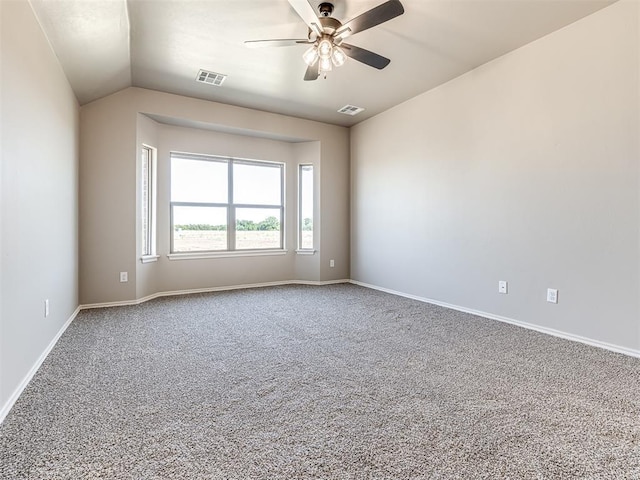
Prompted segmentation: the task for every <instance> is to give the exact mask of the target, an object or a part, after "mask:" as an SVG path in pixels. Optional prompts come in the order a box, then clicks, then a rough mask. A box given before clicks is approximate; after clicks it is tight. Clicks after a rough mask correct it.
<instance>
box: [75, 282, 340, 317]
mask: <svg viewBox="0 0 640 480" xmlns="http://www.w3.org/2000/svg"><path fill="white" fill-rule="evenodd" d="M350 281H351V280H349V279H341V280H327V281H324V282H320V281H313V280H282V281H278V282H265V283H249V284H243V285H229V286H222V287H209V288H192V289H187V290H173V291H168V292H158V293H154V294H152V295H147V296H146V297H142V298H138V299H136V300H125V301H121V302H105V303H90V304H86V305H81V306H80V309H81V310H87V309H91V308H104V307H122V306H126V305H140V304H141V303H144V302H148V301H149V300H153V299H154V298H160V297H173V296H176V295H191V294H194V293H210V292H223V291H227V290H241V289H245V288H262V287H277V286H281V285H315V286H322V285H333V284H336V283H349V282H350Z"/></svg>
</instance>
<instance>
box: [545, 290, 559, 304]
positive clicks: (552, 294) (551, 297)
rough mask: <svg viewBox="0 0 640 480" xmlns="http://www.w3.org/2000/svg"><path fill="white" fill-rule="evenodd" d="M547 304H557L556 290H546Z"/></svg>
mask: <svg viewBox="0 0 640 480" xmlns="http://www.w3.org/2000/svg"><path fill="white" fill-rule="evenodd" d="M547 302H549V303H558V290H556V289H555V288H547Z"/></svg>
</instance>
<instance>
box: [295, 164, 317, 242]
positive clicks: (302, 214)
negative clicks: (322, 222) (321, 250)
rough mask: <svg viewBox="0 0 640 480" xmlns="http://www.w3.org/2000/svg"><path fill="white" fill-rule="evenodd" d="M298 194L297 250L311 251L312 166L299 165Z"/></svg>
mask: <svg viewBox="0 0 640 480" xmlns="http://www.w3.org/2000/svg"><path fill="white" fill-rule="evenodd" d="M298 193H299V198H298V249H299V250H313V165H300V169H299V172H298Z"/></svg>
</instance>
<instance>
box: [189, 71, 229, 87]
mask: <svg viewBox="0 0 640 480" xmlns="http://www.w3.org/2000/svg"><path fill="white" fill-rule="evenodd" d="M225 78H227V76H226V75H223V74H221V73H215V72H208V71H206V70H200V71H199V72H198V77H197V78H196V80H197V81H198V82H202V83H206V84H208V85H215V86H216V87H219V86H220V85H222V82H224V79H225Z"/></svg>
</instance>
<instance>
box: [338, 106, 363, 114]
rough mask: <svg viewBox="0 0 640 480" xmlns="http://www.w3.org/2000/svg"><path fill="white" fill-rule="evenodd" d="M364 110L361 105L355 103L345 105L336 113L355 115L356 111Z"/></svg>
mask: <svg viewBox="0 0 640 480" xmlns="http://www.w3.org/2000/svg"><path fill="white" fill-rule="evenodd" d="M362 111H364V108H362V107H356V106H355V105H345V106H344V107H342V108H341V109H340V110H338V113H344V114H345V115H357V114H358V113H360V112H362Z"/></svg>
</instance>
